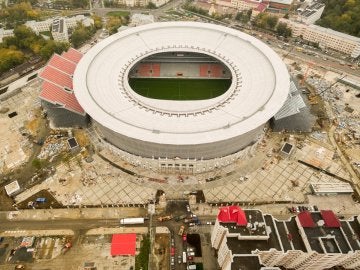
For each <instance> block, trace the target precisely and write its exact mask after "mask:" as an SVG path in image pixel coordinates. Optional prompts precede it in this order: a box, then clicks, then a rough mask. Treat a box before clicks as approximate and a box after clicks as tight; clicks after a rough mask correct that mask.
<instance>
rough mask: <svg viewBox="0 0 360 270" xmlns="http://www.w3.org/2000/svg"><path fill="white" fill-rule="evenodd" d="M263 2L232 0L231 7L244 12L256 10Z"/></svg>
mask: <svg viewBox="0 0 360 270" xmlns="http://www.w3.org/2000/svg"><path fill="white" fill-rule="evenodd" d="M259 3H261V1H244V0H231V6H232V7H234V8H236V9H238V10H240V11H242V10H249V9H254V8H256V7H257V6H258V5H259Z"/></svg>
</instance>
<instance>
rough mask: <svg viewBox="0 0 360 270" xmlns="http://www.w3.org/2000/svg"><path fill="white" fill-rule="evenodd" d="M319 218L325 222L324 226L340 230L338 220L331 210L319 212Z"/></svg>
mask: <svg viewBox="0 0 360 270" xmlns="http://www.w3.org/2000/svg"><path fill="white" fill-rule="evenodd" d="M320 213H321V216H322V218H323V220H324V222H325V226H326V227H328V228H340V227H341V224H340V221H339V219H338V218H337V217H336V215H335V214H334V212H333V211H331V210H321V211H320Z"/></svg>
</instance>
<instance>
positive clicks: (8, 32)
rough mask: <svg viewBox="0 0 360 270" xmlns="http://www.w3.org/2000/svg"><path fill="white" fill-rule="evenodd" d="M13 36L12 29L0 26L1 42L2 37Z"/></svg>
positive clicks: (0, 40)
mask: <svg viewBox="0 0 360 270" xmlns="http://www.w3.org/2000/svg"><path fill="white" fill-rule="evenodd" d="M12 36H14V29H9V30H6V29H3V28H0V43H1V42H3V38H6V37H12Z"/></svg>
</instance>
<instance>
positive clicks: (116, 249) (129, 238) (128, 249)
mask: <svg viewBox="0 0 360 270" xmlns="http://www.w3.org/2000/svg"><path fill="white" fill-rule="evenodd" d="M135 248H136V234H135V233H127V234H113V236H112V241H111V256H117V255H135Z"/></svg>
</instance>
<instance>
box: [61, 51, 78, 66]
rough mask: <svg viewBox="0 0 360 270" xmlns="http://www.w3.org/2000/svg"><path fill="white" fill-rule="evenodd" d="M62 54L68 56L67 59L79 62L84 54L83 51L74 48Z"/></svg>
mask: <svg viewBox="0 0 360 270" xmlns="http://www.w3.org/2000/svg"><path fill="white" fill-rule="evenodd" d="M61 56H62V57H64V58H66V59H67V60H69V61H71V62H73V63H75V64H77V63H79V61H80V59H81V57H82V56H83V55H82V53H81V52H79V51H77V50H75V49H74V48H70V49H69V50H68V51H67V52H63V54H62V55H61Z"/></svg>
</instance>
